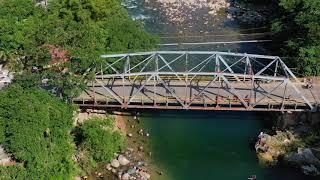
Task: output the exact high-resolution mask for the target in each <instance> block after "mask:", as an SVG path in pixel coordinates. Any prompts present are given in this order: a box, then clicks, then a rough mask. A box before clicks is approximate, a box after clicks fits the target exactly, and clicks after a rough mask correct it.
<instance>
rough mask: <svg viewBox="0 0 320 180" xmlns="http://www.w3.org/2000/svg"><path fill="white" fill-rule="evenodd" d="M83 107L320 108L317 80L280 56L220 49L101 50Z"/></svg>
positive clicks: (81, 99)
mask: <svg viewBox="0 0 320 180" xmlns="http://www.w3.org/2000/svg"><path fill="white" fill-rule="evenodd" d="M101 57H102V58H103V60H102V61H101V63H100V64H99V65H96V69H95V79H94V81H93V82H90V83H89V84H88V88H87V89H86V90H85V91H83V92H82V94H81V95H80V96H79V97H77V98H74V99H73V102H74V103H76V104H79V105H80V106H82V107H101V108H107V107H108V108H124V109H127V108H151V109H193V110H239V111H316V110H317V102H318V100H319V99H318V97H319V93H320V92H319V91H316V90H314V89H319V90H320V87H318V85H315V86H314V88H313V91H314V92H313V91H312V90H310V89H307V88H304V87H303V84H302V83H301V82H300V81H299V79H298V78H297V77H296V76H295V75H294V74H293V73H292V71H291V70H290V69H289V68H288V67H287V66H286V64H285V63H284V62H283V61H282V60H281V59H280V58H279V57H277V56H265V55H255V54H240V53H229V52H215V51H156V52H138V53H128V54H110V55H102V56H101Z"/></svg>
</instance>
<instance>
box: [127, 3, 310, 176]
mask: <svg viewBox="0 0 320 180" xmlns="http://www.w3.org/2000/svg"><path fill="white" fill-rule="evenodd" d="M149 1H150V2H149ZM149 1H148V2H149V3H145V1H144V0H125V1H124V3H123V5H124V6H126V7H127V9H128V10H129V14H130V15H131V16H132V18H134V19H136V20H139V21H142V23H144V25H145V28H146V29H147V30H148V31H149V32H151V33H154V34H159V35H160V36H173V35H176V34H180V35H181V34H187V35H188V34H193V33H202V34H230V33H231V34H234V33H238V34H241V33H243V32H245V33H247V32H248V30H247V29H245V30H244V28H243V27H242V28H241V27H240V26H239V25H238V23H237V22H236V21H235V20H232V19H230V18H228V15H227V14H226V13H225V12H224V11H220V12H219V13H218V15H216V16H210V17H208V16H207V13H208V11H207V10H206V9H205V8H204V9H203V8H202V9H201V11H199V12H198V11H195V12H193V13H190V17H191V18H190V17H189V15H188V17H189V18H188V21H183V22H182V23H181V22H180V23H175V22H172V21H171V20H170V17H168V15H167V14H166V10H164V9H161V8H160V7H159V4H156V3H154V1H152V0H149ZM229 8H230V7H229ZM185 11H188V9H184V10H182V11H181V12H185ZM215 37H216V36H215ZM237 37H240V36H237ZM237 37H236V38H237ZM187 40H188V39H187ZM189 40H192V39H189ZM222 40H223V39H222ZM232 40H234V39H232ZM265 45H266V44H262V43H242V44H232V45H230V44H220V45H210V46H182V47H181V46H177V47H171V46H170V47H161V49H162V50H166V49H170V50H177V49H178V50H220V51H233V52H244V53H260V54H270V52H268V51H267V50H265V48H264V47H265ZM142 122H143V126H144V128H145V129H146V130H147V131H149V132H150V134H151V151H152V164H154V165H155V166H156V168H158V169H160V170H159V171H162V172H163V175H161V176H160V175H157V176H155V177H154V179H165V180H170V179H174V180H189V179H190V180H197V179H199V180H207V179H223V180H238V179H239V180H240V179H243V180H246V179H248V178H249V177H250V176H251V175H256V176H257V179H258V180H262V179H265V180H300V179H301V180H302V179H308V178H307V177H305V176H303V175H302V174H301V173H299V172H298V171H296V170H293V169H288V168H285V167H280V166H276V167H267V166H264V165H261V164H260V163H259V161H258V159H257V156H256V154H255V150H254V148H253V146H254V145H253V144H252V142H254V138H255V137H256V136H257V135H258V134H259V132H260V131H263V130H265V129H268V128H271V127H270V123H267V122H264V121H263V120H262V118H261V117H260V116H258V115H257V114H255V113H244V112H227V111H224V112H208V111H147V112H143V113H142ZM267 124H269V125H267Z"/></svg>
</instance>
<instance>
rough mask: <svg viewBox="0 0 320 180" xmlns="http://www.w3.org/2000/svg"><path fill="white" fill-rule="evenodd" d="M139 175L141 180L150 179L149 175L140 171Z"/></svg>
mask: <svg viewBox="0 0 320 180" xmlns="http://www.w3.org/2000/svg"><path fill="white" fill-rule="evenodd" d="M139 174H140V176H141V178H142V179H150V177H151V176H150V174H148V173H146V172H143V171H140V172H139Z"/></svg>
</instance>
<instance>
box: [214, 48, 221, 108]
mask: <svg viewBox="0 0 320 180" xmlns="http://www.w3.org/2000/svg"><path fill="white" fill-rule="evenodd" d="M215 72H217V73H218V84H219V87H218V92H217V95H216V107H219V100H220V88H221V87H222V84H221V83H222V82H221V76H220V63H219V57H218V54H216V61H215Z"/></svg>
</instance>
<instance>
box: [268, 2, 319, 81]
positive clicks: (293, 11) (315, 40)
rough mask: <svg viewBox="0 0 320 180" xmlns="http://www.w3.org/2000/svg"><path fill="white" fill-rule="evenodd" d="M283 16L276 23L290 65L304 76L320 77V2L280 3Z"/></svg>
mask: <svg viewBox="0 0 320 180" xmlns="http://www.w3.org/2000/svg"><path fill="white" fill-rule="evenodd" d="M279 5H280V6H281V7H282V8H283V9H282V11H283V12H282V14H281V16H280V18H278V19H277V20H276V21H275V22H274V23H273V27H272V28H273V31H274V32H275V33H276V35H277V36H276V38H275V39H278V40H279V41H280V42H284V44H283V52H284V54H285V55H286V56H291V57H296V58H289V60H290V61H288V60H287V63H288V64H289V65H291V66H293V67H298V69H299V73H300V74H304V75H320V1H318V0H280V4H279Z"/></svg>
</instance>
